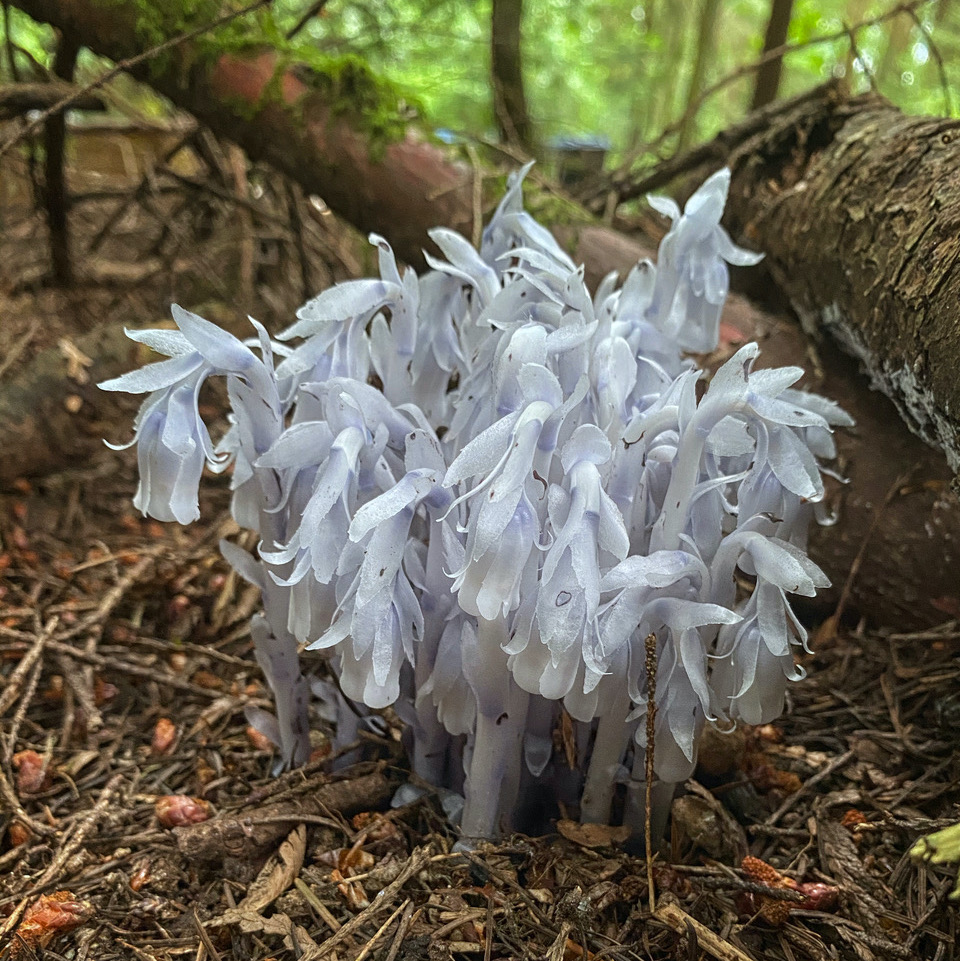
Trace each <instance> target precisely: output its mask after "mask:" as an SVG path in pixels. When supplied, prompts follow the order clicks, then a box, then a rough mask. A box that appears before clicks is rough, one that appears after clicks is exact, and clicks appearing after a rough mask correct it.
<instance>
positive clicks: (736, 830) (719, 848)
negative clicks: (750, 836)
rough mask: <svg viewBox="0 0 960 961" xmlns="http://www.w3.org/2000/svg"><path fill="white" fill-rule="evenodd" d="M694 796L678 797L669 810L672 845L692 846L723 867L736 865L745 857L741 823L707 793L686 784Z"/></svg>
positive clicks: (691, 784)
mask: <svg viewBox="0 0 960 961" xmlns="http://www.w3.org/2000/svg"><path fill="white" fill-rule="evenodd" d="M688 788H689V789H690V790H692V791H696V793H695V794H685V795H683V796H682V797H678V798H677V799H676V800H675V801H674V802H673V806H672V807H671V809H670V811H671V816H672V824H673V827H672V829H671V830H672V833H673V838H674V842H675V843H676V844H677V845H678V846H680V847H685V846H686V845H687V844H688V843H692V844H693V845H694V846H695V847H697V848H699V849H700V850H702V851H706V853H707V854H709V855H710V856H711V857H712V858H716V859H717V860H718V861H721V862H723V863H724V864H736V863H737V862H738V861H739V860H740V858H742V857H743V856H744V854H746V853H747V850H748V844H747V836H746V834H745V833H744V830H743V826H742V825H741V824H740V822H739V821H738V820H737V819H736V818H735V817H734V816H733V815H732V814H731V813H730V812H729V811H728V810H727V809H726V808H725V807H724V806H723V804H722V803H721V802H720V801H718V800H717V799H716V798H715V797H714V796H713V795H712V794H711V793H710V792H709V791H707V790H705V789H704V788H702V787H700V785H699V784H697V783H696V782H695V781H690V782H688Z"/></svg>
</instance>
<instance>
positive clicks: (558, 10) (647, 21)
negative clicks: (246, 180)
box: [3, 0, 960, 160]
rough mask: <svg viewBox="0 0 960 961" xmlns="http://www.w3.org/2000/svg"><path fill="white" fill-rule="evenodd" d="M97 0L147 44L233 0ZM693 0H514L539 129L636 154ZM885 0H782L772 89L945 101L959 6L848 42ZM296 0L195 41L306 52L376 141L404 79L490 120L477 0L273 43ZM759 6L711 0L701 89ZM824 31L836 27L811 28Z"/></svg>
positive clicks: (920, 13)
mask: <svg viewBox="0 0 960 961" xmlns="http://www.w3.org/2000/svg"><path fill="white" fill-rule="evenodd" d="M99 2H102V3H111V4H119V3H128V2H134V3H136V4H137V8H138V11H139V13H140V22H139V27H138V30H139V31H140V39H141V42H143V43H147V44H156V43H159V42H160V41H162V40H163V39H166V38H167V37H169V36H172V35H175V34H177V33H179V32H183V31H185V30H188V29H191V28H192V27H195V26H197V25H198V24H200V23H203V22H209V21H210V20H213V19H216V17H218V16H220V15H222V14H223V13H224V12H226V11H228V10H229V9H237V8H238V7H239V6H241V5H242V3H243V2H244V0H166V2H162V3H159V2H156V0H99ZM700 4H701V0H692V2H690V3H684V4H678V3H675V2H673V0H581V2H580V3H577V4H571V3H569V2H567V0H525V3H524V25H523V57H524V69H525V76H526V85H527V98H528V101H529V105H530V110H531V114H532V116H533V117H534V120H535V122H536V123H537V125H538V134H539V136H540V138H541V139H542V140H546V139H548V138H550V137H551V136H554V135H558V134H563V135H582V134H602V135H606V136H607V137H608V138H609V139H610V140H611V141H612V143H613V146H614V152H615V155H622V154H624V153H632V152H634V151H637V150H639V151H640V152H641V153H642V152H643V150H644V145H645V144H650V143H651V142H653V141H655V140H656V138H657V136H658V135H659V134H660V133H661V131H663V130H664V128H667V127H669V126H670V125H672V124H676V123H677V121H678V120H679V119H680V117H681V116H682V115H683V114H684V112H685V111H686V110H687V109H688V106H689V105H688V104H687V103H685V102H684V100H685V92H686V90H687V88H688V85H689V80H690V76H691V71H692V60H693V55H694V51H695V49H696V46H697V31H698V27H699V23H700ZM893 5H894V0H795V3H794V11H793V18H792V21H791V27H790V35H789V42H790V43H791V44H796V45H800V48H799V49H797V50H795V51H793V52H791V53H790V54H789V55H788V56H787V58H786V60H785V67H784V74H783V81H782V85H781V94H782V95H784V96H788V95H790V94H793V93H797V92H799V91H801V90H804V89H807V88H809V87H810V86H812V85H814V84H817V83H822V82H823V81H825V80H828V79H829V78H831V77H836V76H844V77H845V78H846V79H847V81H848V82H849V84H850V86H851V87H852V89H853V90H854V91H856V92H859V91H862V90H866V89H869V87H870V85H871V80H872V82H873V83H874V85H875V86H876V87H877V88H878V89H879V91H880V92H881V93H883V94H884V95H885V96H887V97H889V98H890V99H891V100H893V101H894V102H895V103H897V104H898V105H899V106H900V107H901V108H902V109H904V110H906V111H907V112H914V113H944V112H948V111H950V112H953V113H956V111H957V103H958V101H960V96H958V91H960V4H957V3H955V2H953V3H951V2H950V0H929V2H927V3H924V4H922V5H921V6H920V7H919V8H918V9H917V17H918V22H915V21H914V20H913V19H912V18H911V17H910V15H909V14H906V13H900V14H898V15H897V17H895V18H891V19H887V20H885V21H883V22H881V23H877V24H873V25H869V26H864V27H862V28H859V29H857V30H856V31H855V34H854V36H855V42H856V54H853V53H852V52H851V40H850V37H849V35H848V34H847V32H846V25H851V24H856V23H858V22H861V21H864V20H870V19H873V18H877V17H879V16H880V15H882V14H883V13H884V11H886V10H888V9H890V8H891V7H892V6H893ZM308 6H309V0H273V3H272V4H271V6H270V8H269V9H268V10H263V11H261V13H260V15H259V16H258V17H245V18H242V19H239V20H236V21H233V22H232V23H231V24H229V25H227V26H225V27H223V28H221V29H219V30H218V31H216V32H215V33H213V34H210V35H206V36H205V37H204V38H203V39H202V40H201V41H199V43H198V48H199V49H200V50H201V51H203V52H204V54H203V55H207V54H213V53H216V52H223V51H224V50H230V49H236V50H240V49H250V48H251V47H263V46H264V45H268V46H270V47H272V48H273V49H275V50H277V51H278V52H279V53H280V60H281V61H282V63H283V64H284V65H286V64H290V63H294V62H298V63H302V64H305V65H306V66H307V67H308V68H309V69H308V77H309V78H310V79H309V82H310V83H311V84H313V85H315V86H317V87H320V88H322V89H325V90H327V91H328V92H329V94H330V96H331V98H332V100H333V102H334V105H335V110H336V111H338V112H341V111H347V110H353V111H354V112H356V113H358V114H359V115H360V116H362V117H363V118H364V120H365V122H366V123H367V124H368V126H369V129H370V130H371V131H372V132H373V133H374V135H375V137H376V138H377V139H378V140H380V141H386V140H389V139H390V138H391V137H393V136H396V135H398V134H399V132H400V130H401V129H402V126H403V121H404V119H405V117H406V116H407V115H408V113H409V107H410V104H411V103H412V102H413V99H414V98H413V96H412V95H411V93H406V91H409V92H414V93H415V95H416V101H417V104H418V105H419V106H420V107H421V109H422V111H423V112H424V113H425V115H426V116H427V117H428V118H429V120H430V122H431V123H432V124H434V125H435V126H437V127H448V128H451V129H453V130H456V131H460V132H463V133H465V134H467V135H469V136H484V135H487V134H491V133H492V132H493V127H494V125H493V118H492V111H491V105H490V101H491V96H490V83H489V60H490V49H489V48H490V42H489V21H490V0H477V2H475V3H470V4H465V3H462V2H458V0H330V2H329V3H328V4H327V6H326V7H325V8H324V9H323V11H322V13H321V14H320V15H319V16H315V17H313V18H312V19H310V20H309V21H308V22H307V23H306V25H305V26H304V27H303V28H302V30H301V31H300V32H299V34H298V35H297V37H296V38H295V39H294V40H293V41H288V40H287V39H286V33H287V32H288V31H289V30H290V29H291V27H292V26H293V25H294V24H296V23H297V22H298V21H299V20H300V18H301V17H302V16H303V13H304V11H305V10H306V9H307V7H308ZM769 10H770V0H724V3H723V7H722V28H721V31H720V35H719V36H718V37H717V38H716V42H715V44H714V48H715V49H714V53H713V55H712V57H711V60H710V63H709V64H707V68H706V77H705V83H706V85H707V86H708V87H709V86H710V85H711V84H713V83H716V82H717V81H718V80H720V79H722V78H723V77H725V76H727V75H728V74H730V73H732V72H733V71H735V70H737V69H738V68H741V67H743V66H745V65H748V64H750V63H752V62H754V61H755V60H756V58H757V56H758V54H759V52H760V48H761V45H762V39H763V32H764V29H765V27H766V20H767V17H768V16H769ZM11 32H12V34H13V37H14V39H15V41H16V43H18V44H20V45H21V46H23V47H24V48H25V49H27V50H29V51H30V52H31V53H32V54H33V55H34V56H35V57H36V58H37V59H38V60H39V61H40V62H41V63H47V62H48V61H49V56H50V48H51V42H52V34H51V31H49V30H48V29H47V28H44V27H38V26H37V25H36V24H33V23H32V21H30V20H29V19H28V18H26V17H25V16H23V15H22V14H20V13H19V12H18V11H16V10H13V11H11ZM827 34H840V36H838V37H836V38H835V39H833V40H830V41H828V42H819V40H818V38H821V37H823V36H824V35H827ZM814 41H817V42H814ZM940 60H942V63H943V66H942V69H941V66H940V63H939V61H940ZM4 61H5V58H4ZM25 65H26V59H25V58H23V59H22V60H21V66H22V67H24V68H25ZM3 69H6V64H5V63H4V66H3ZM944 76H945V78H946V85H944V83H943V77H944ZM753 82H754V77H753V74H752V73H750V72H749V71H744V72H743V74H742V75H741V76H740V77H739V78H738V79H737V80H736V81H735V82H733V83H731V84H729V85H726V86H724V87H723V88H722V89H721V90H718V91H716V92H715V93H713V94H712V95H711V96H709V97H708V98H707V99H706V100H705V102H704V103H703V104H702V105H700V106H699V108H698V109H697V111H696V114H695V123H694V134H695V137H694V139H704V138H706V137H709V136H712V135H713V134H715V133H716V132H717V131H718V130H720V129H722V128H723V127H725V126H728V125H729V124H731V123H733V122H735V121H736V120H737V119H739V118H740V117H741V116H742V115H743V113H744V111H745V109H746V106H747V104H748V103H749V100H750V97H751V94H752V89H753ZM945 87H946V89H945ZM275 92H276V91H275V89H274V90H271V93H272V94H275ZM670 146H671V141H670V140H669V139H668V140H667V141H665V142H664V144H662V145H660V146H659V147H658V151H659V152H661V153H664V152H669V150H670ZM616 159H617V156H615V157H614V160H616Z"/></svg>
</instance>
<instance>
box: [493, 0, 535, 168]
mask: <svg viewBox="0 0 960 961" xmlns="http://www.w3.org/2000/svg"><path fill="white" fill-rule="evenodd" d="M522 21H523V0H493V8H492V11H491V17H490V73H491V84H490V86H491V89H492V92H493V115H494V117H495V119H496V121H497V128H498V130H499V132H500V137H501V139H502V140H504V141H505V142H506V143H512V144H515V145H516V146H518V147H521V148H523V149H524V150H527V151H529V150H530V149H531V147H532V146H533V125H532V124H531V122H530V114H529V112H528V111H527V98H526V95H525V94H524V89H523V60H522V56H521V36H522Z"/></svg>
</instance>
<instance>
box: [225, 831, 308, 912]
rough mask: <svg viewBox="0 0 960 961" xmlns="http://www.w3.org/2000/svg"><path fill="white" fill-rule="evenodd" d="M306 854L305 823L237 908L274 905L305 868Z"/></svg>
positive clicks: (249, 909) (256, 908)
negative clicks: (304, 859)
mask: <svg viewBox="0 0 960 961" xmlns="http://www.w3.org/2000/svg"><path fill="white" fill-rule="evenodd" d="M306 851H307V828H306V825H304V824H298V825H297V827H296V828H295V829H294V830H293V831H291V832H290V833H289V834H288V835H287V837H286V840H284V841H283V843H282V844H281V845H280V849H279V850H278V851H277V853H276V855H275V856H274V857H271V858H270V860H269V861H267V863H266V864H265V865H264V867H263V870H262V871H261V872H260V873H259V874H258V875H257V877H256V879H255V880H254V881H253V883H252V884H251V885H250V887H249V888H247V894H246V897H244V899H243V900H242V901H241V902H240V904H239V905H238V910H240V909H245V910H248V911H262V910H263V909H264V908H265V907H266V906H267V905H268V904H272V903H273V902H274V901H275V900H276V899H277V898H278V897H280V895H281V894H283V892H284V891H286V890H287V888H289V887H290V885H291V884H293V881H294V878H296V877H297V875H298V874H299V873H300V868H302V867H303V857H304V854H306ZM227 913H228V914H229V912H227Z"/></svg>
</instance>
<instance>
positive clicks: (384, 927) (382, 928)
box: [357, 898, 410, 961]
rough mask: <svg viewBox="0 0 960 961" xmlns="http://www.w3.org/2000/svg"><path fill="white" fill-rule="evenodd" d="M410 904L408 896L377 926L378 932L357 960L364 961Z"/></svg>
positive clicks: (364, 947)
mask: <svg viewBox="0 0 960 961" xmlns="http://www.w3.org/2000/svg"><path fill="white" fill-rule="evenodd" d="M409 906H410V899H409V898H407V899H406V901H404V902H403V904H401V905H399V907H397V908H396V910H395V911H394V912H393V914H391V915H390V917H389V918H387V920H386V921H384V922H383V924H381V925H380V927H379V928H377V932H376V934H374V936H373V937H372V938H371V939H370V940H369V941H368V942H367V943H366V944H365V945H364V946H363V950H362V951H361V952H360V953H359V954H358V955H357V961H364V958H366V956H367V955H368V954H369V953H370V952H371V951H372V950H373V946H374V945H375V944H376V943H377V942H378V941H379V940H380V939H381V938H382V937H383V935H384V933H385V932H386V930H387V928H389V927H390V925H391V924H393V922H394V921H396V919H397V917H398V916H399V915H400V914H401V913H402V912H403V911H406V909H407V908H408V907H409ZM401 923H402V922H401Z"/></svg>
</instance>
